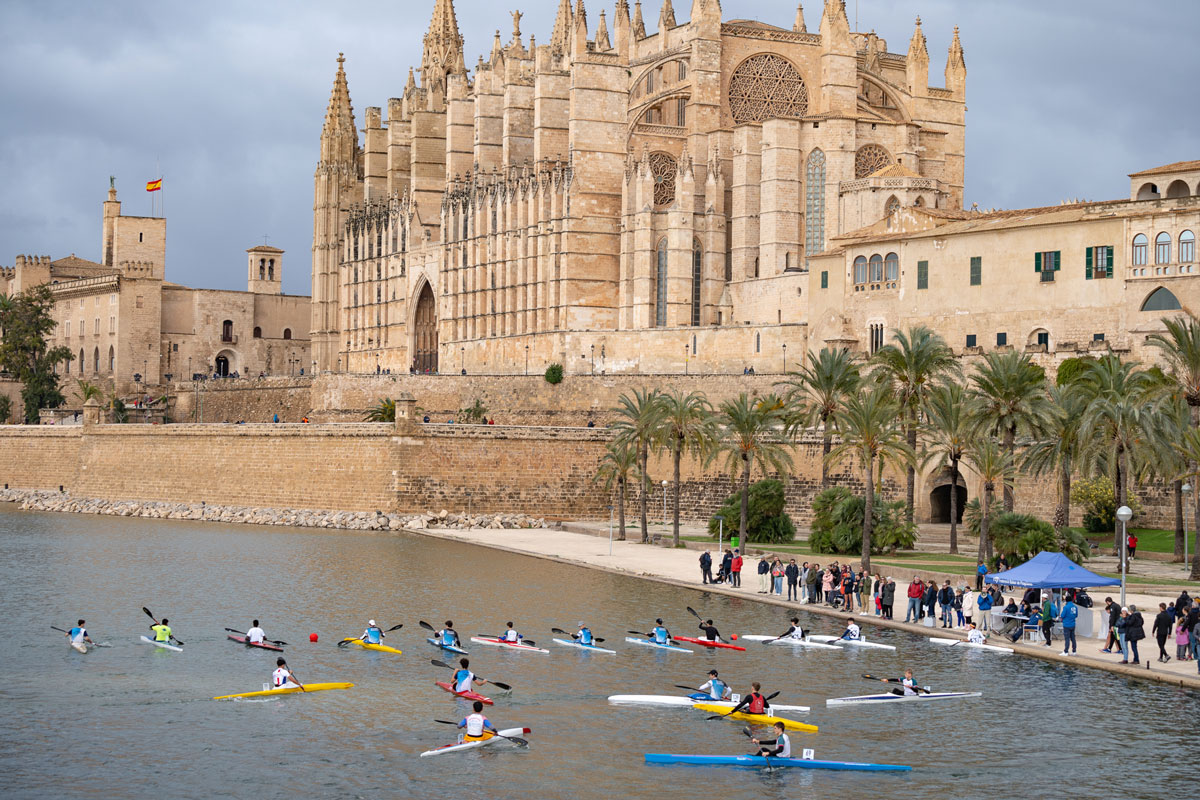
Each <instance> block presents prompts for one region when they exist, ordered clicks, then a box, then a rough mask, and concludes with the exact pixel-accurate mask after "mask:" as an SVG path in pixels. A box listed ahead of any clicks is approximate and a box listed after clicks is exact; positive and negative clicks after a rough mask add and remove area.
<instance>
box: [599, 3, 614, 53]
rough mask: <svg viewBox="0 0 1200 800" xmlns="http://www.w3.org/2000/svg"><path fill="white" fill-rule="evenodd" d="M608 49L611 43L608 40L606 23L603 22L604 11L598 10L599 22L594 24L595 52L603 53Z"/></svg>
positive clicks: (610, 47)
mask: <svg viewBox="0 0 1200 800" xmlns="http://www.w3.org/2000/svg"><path fill="white" fill-rule="evenodd" d="M610 49H612V42H611V41H610V40H609V38H608V23H607V22H605V20H604V9H600V21H599V22H597V23H596V51H597V52H599V53H603V52H604V51H605V50H610Z"/></svg>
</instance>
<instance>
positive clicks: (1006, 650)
mask: <svg viewBox="0 0 1200 800" xmlns="http://www.w3.org/2000/svg"><path fill="white" fill-rule="evenodd" d="M929 641H931V642H933V643H934V644H942V645H946V646H947V647H955V646H957V647H967V648H970V649H972V650H990V651H992V652H993V653H1011V652H1012V651H1013V649H1012V648H1011V647H998V646H996V645H994V644H982V643H978V644H977V643H975V642H968V641H965V640H963V639H938V638H936V637H934V636H930V637H929Z"/></svg>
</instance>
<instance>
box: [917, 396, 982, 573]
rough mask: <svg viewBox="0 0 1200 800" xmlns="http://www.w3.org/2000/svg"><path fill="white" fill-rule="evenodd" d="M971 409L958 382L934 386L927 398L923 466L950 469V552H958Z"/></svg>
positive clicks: (969, 439) (924, 467) (969, 438)
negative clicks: (960, 491)
mask: <svg viewBox="0 0 1200 800" xmlns="http://www.w3.org/2000/svg"><path fill="white" fill-rule="evenodd" d="M968 413H969V410H968V408H967V404H966V401H965V400H964V399H963V388H962V385H961V384H958V383H946V384H943V385H941V386H935V387H934V388H933V390H932V391H930V392H929V396H928V397H927V398H926V400H925V426H924V431H923V434H924V435H923V437H922V438H923V439H924V442H925V452H926V453H927V454H928V455H926V457H925V461H924V463H923V464H922V469H927V468H929V467H930V466H932V467H934V468H936V469H939V470H941V469H945V468H949V469H950V552H951V553H957V552H958V476H959V474H960V471H959V464H960V463H961V462H962V459H963V454H964V453H966V450H967V444H968V443H969V442H970V441H971V428H970V420H969V419H968V418H967V415H968Z"/></svg>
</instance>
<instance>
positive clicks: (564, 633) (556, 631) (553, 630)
mask: <svg viewBox="0 0 1200 800" xmlns="http://www.w3.org/2000/svg"><path fill="white" fill-rule="evenodd" d="M550 632H551V633H561V634H562V635H563V636H574V635H575V634H573V633H568V632H567V631H564V630H563V629H562V628H551V629H550Z"/></svg>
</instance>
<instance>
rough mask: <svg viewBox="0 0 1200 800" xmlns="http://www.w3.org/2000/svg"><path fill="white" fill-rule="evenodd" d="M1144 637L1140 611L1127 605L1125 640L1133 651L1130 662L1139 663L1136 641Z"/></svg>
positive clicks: (1143, 623)
mask: <svg viewBox="0 0 1200 800" xmlns="http://www.w3.org/2000/svg"><path fill="white" fill-rule="evenodd" d="M1145 638H1146V628H1145V620H1143V619H1142V613H1141V612H1140V611H1138V610H1137V606H1135V605H1130V606H1129V617H1128V618H1127V619H1126V620H1125V641H1127V642H1128V643H1129V649H1130V650H1132V651H1133V661H1131V662H1129V663H1131V664H1140V663H1141V660H1140V659H1139V657H1138V642H1140V641H1141V640H1142V639H1145Z"/></svg>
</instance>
